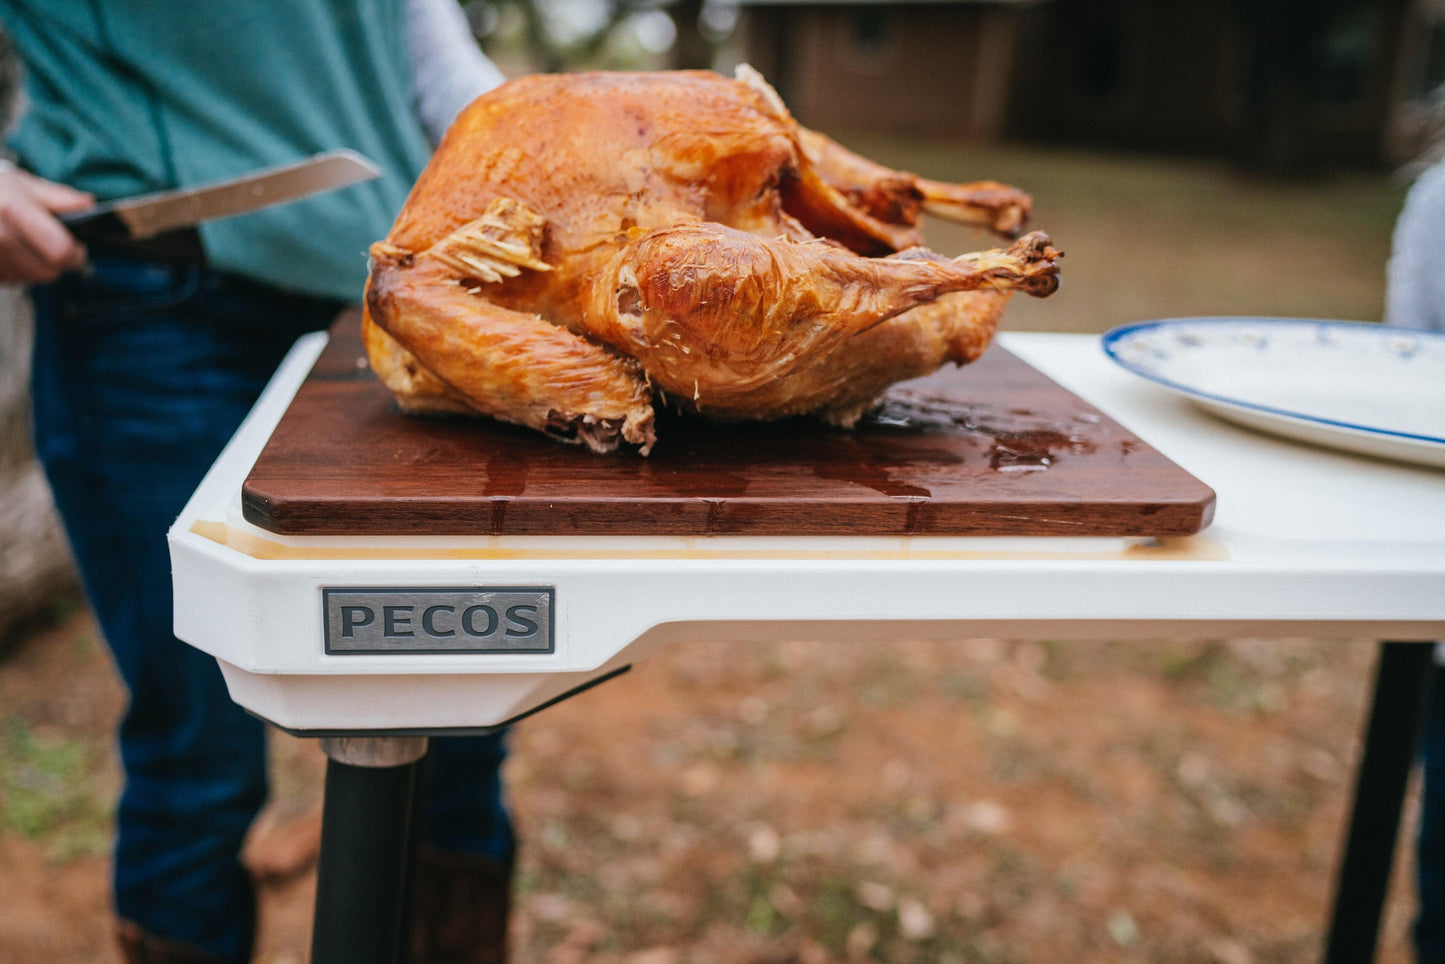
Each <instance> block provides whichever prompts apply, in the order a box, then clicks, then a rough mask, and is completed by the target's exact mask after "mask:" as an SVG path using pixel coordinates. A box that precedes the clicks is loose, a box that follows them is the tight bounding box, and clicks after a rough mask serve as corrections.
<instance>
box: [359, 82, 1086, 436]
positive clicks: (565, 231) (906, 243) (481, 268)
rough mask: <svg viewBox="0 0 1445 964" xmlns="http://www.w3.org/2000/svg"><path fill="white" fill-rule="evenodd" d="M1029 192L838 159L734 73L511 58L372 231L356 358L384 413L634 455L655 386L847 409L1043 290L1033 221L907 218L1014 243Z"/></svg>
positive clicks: (994, 225)
mask: <svg viewBox="0 0 1445 964" xmlns="http://www.w3.org/2000/svg"><path fill="white" fill-rule="evenodd" d="M1029 209H1030V200H1029V197H1028V195H1026V194H1024V193H1022V192H1020V191H1018V190H1016V189H1014V188H1011V187H1007V186H1005V185H1002V184H997V183H994V182H979V183H974V184H964V185H949V184H940V183H937V182H934V181H929V180H926V179H923V178H919V177H915V176H913V175H911V174H906V173H902V172H898V171H892V170H889V169H887V168H885V167H882V166H880V165H878V164H875V163H873V162H871V161H868V160H866V159H864V158H862V157H859V156H857V155H855V154H852V153H850V152H849V151H847V150H845V149H844V148H842V147H841V146H839V145H838V144H836V143H835V142H833V141H831V140H829V139H828V138H827V137H824V136H823V135H821V134H818V133H816V132H814V131H809V130H806V129H804V128H802V127H800V126H799V125H798V124H797V122H796V121H794V120H793V118H792V117H791V116H790V115H789V113H788V111H787V109H786V108H785V107H784V106H783V103H782V101H781V99H780V98H779V97H778V96H777V94H776V93H775V92H774V91H773V89H772V88H771V87H769V86H768V85H767V83H766V82H765V81H763V79H762V78H761V77H760V76H759V75H757V74H756V72H754V71H751V70H750V69H748V68H741V69H740V70H739V73H738V77H737V78H736V79H728V78H725V77H722V76H720V75H718V74H715V73H711V72H707V71H682V72H656V73H606V72H599V73H585V74H557V75H540V76H531V77H525V78H521V79H518V80H514V81H511V82H509V83H506V84H504V85H502V86H501V87H498V88H497V89H495V90H494V91H491V92H490V93H487V94H484V95H483V96H482V97H480V98H478V99H477V100H476V101H474V102H473V103H472V104H471V105H470V106H469V107H468V108H467V109H466V110H465V111H463V113H462V114H461V115H460V116H459V117H458V119H457V120H456V122H455V123H454V124H453V125H452V127H451V129H450V130H449V131H448V132H447V135H446V137H445V138H444V139H443V141H442V143H441V145H440V147H439V148H438V150H437V152H436V154H435V156H434V157H433V159H432V161H431V163H430V164H429V165H428V167H427V168H426V170H425V171H424V172H423V174H422V175H421V177H420V178H419V179H418V180H417V183H416V185H415V187H414V188H413V189H412V192H411V195H410V197H409V198H408V200H407V202H406V205H405V207H404V208H403V210H402V212H401V214H400V215H399V216H398V218H397V220H396V223H395V224H394V225H393V227H392V230H391V233H390V234H389V235H388V236H387V237H386V239H385V240H383V241H379V242H377V243H376V244H374V245H373V246H372V248H371V252H370V253H371V271H370V277H369V279H368V282H367V290H366V319H365V322H364V327H365V335H366V345H367V352H368V355H369V357H370V360H371V364H372V367H373V368H374V370H375V371H376V372H377V374H378V376H379V377H380V378H381V380H382V381H383V382H384V383H385V385H386V386H387V387H388V388H389V389H390V390H391V391H392V393H393V394H394V395H395V397H396V398H397V400H398V402H399V403H400V405H401V407H402V408H403V409H404V410H407V411H413V412H463V413H472V414H482V415H488V416H492V417H494V418H498V419H503V420H505V421H509V422H515V423H518V424H521V425H526V426H530V427H532V428H535V429H538V430H540V431H543V432H546V433H547V434H549V435H552V436H554V437H557V438H560V439H564V440H567V441H572V442H579V443H582V444H585V445H587V446H588V447H589V448H591V449H593V450H595V451H599V452H606V451H611V450H614V449H616V448H618V447H619V446H620V445H622V444H623V443H630V444H632V445H635V446H637V447H639V448H640V449H641V451H642V452H643V453H644V454H646V452H647V451H649V450H650V449H651V447H652V446H653V444H654V442H655V434H656V429H655V421H654V406H656V405H659V404H668V405H672V406H674V407H676V408H678V409H682V410H685V411H689V412H695V413H697V414H699V415H701V416H704V417H707V418H713V419H719V420H744V419H774V418H781V417H787V416H794V415H805V414H809V415H815V416H818V417H820V418H822V419H823V420H825V421H828V422H830V423H833V424H836V425H842V426H850V425H852V424H853V423H854V422H855V421H856V420H857V419H858V418H859V417H860V415H862V414H863V413H864V412H865V411H866V410H867V409H868V408H869V407H870V406H871V405H872V404H873V402H874V400H875V399H876V398H877V396H878V395H879V393H880V392H882V390H883V389H884V388H886V387H887V386H888V385H889V384H891V383H893V382H895V381H898V380H900V379H904V378H911V377H915V376H918V375H922V374H926V373H928V372H930V371H933V370H934V369H936V368H938V367H939V366H940V365H942V364H944V363H945V362H949V361H952V362H957V363H960V364H961V363H964V362H967V361H971V360H973V359H974V358H977V357H978V356H979V355H980V354H982V353H983V351H984V349H985V348H986V347H987V345H988V343H989V341H990V339H991V338H992V336H993V332H994V329H995V327H996V325H997V323H998V319H999V316H1000V314H1001V313H1002V311H1003V308H1004V305H1005V303H1006V302H1007V300H1008V298H1009V296H1010V295H1011V294H1012V292H1014V291H1025V292H1027V293H1029V294H1031V295H1037V296H1044V295H1048V294H1050V293H1052V292H1053V291H1054V289H1055V288H1056V287H1057V285H1058V267H1057V264H1056V262H1055V259H1056V258H1057V257H1058V254H1059V253H1058V252H1057V251H1055V250H1054V248H1053V247H1052V246H1051V244H1050V243H1049V239H1048V237H1047V236H1045V235H1043V234H1041V233H1037V232H1035V233H1032V234H1028V235H1025V236H1024V237H1022V238H1019V239H1018V240H1017V241H1016V242H1015V243H1014V244H1013V245H1012V246H1011V247H1009V248H1008V249H1007V250H992V251H986V252H982V253H976V254H968V255H964V256H962V257H959V258H955V259H948V258H944V257H942V256H940V255H937V254H934V253H933V252H931V251H928V250H926V249H924V248H921V247H918V244H919V235H918V228H917V225H918V221H919V217H920V213H921V212H929V213H933V214H937V215H939V216H942V217H946V218H951V219H953V220H959V221H964V222H967V223H971V224H976V225H979V226H982V227H985V228H989V229H991V230H993V231H995V232H997V233H999V234H1001V235H1003V236H1005V237H1016V236H1017V235H1018V233H1019V231H1020V229H1021V227H1022V225H1023V224H1024V222H1025V221H1026V220H1027V217H1028V215H1029Z"/></svg>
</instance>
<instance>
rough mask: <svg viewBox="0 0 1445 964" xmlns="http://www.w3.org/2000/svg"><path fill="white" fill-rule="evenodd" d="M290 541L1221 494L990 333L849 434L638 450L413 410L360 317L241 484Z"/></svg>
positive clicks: (944, 517) (1006, 512) (1156, 525)
mask: <svg viewBox="0 0 1445 964" xmlns="http://www.w3.org/2000/svg"><path fill="white" fill-rule="evenodd" d="M241 498H242V506H243V512H244V514H245V517H246V519H248V520H249V521H251V522H252V523H254V524H256V525H258V526H261V527H262V528H265V529H268V530H270V531H272V532H277V533H284V534H292V535H722V534H728V535H739V534H745V535H1071V536H1118V535H1140V536H1164V535H1187V534H1192V533H1194V532H1197V531H1199V530H1200V529H1202V528H1204V527H1205V526H1206V525H1208V524H1209V520H1210V518H1211V517H1212V515H1213V511H1214V493H1213V491H1211V490H1210V489H1209V487H1208V486H1206V485H1204V484H1203V483H1202V482H1200V481H1199V480H1198V479H1196V478H1194V477H1193V476H1192V475H1190V474H1188V473H1187V472H1185V471H1184V470H1183V469H1181V468H1179V467H1178V466H1177V465H1175V464H1174V463H1173V462H1170V461H1169V460H1168V459H1166V458H1165V457H1164V456H1162V455H1160V454H1159V453H1158V452H1157V451H1155V450H1154V449H1152V448H1150V447H1149V446H1148V445H1146V444H1145V443H1144V442H1142V441H1140V440H1139V439H1138V438H1137V437H1135V436H1134V435H1132V434H1131V433H1129V432H1128V431H1127V430H1125V429H1124V428H1123V427H1122V426H1120V425H1119V424H1117V423H1116V422H1114V421H1112V420H1111V419H1109V418H1108V417H1107V416H1105V415H1103V414H1102V413H1101V412H1099V411H1098V410H1097V409H1095V408H1093V407H1092V406H1090V405H1088V404H1086V403H1085V402H1083V401H1082V400H1080V399H1079V398H1078V397H1077V396H1075V395H1072V394H1070V393H1069V392H1067V391H1065V390H1064V389H1063V388H1061V387H1060V386H1059V385H1058V384H1057V383H1055V382H1054V381H1052V380H1051V379H1049V378H1047V377H1046V376H1044V375H1043V374H1041V373H1040V372H1039V371H1037V370H1036V369H1034V368H1032V367H1030V366H1029V365H1027V364H1025V363H1024V362H1022V361H1020V360H1019V359H1018V358H1017V357H1015V356H1013V355H1011V354H1009V353H1008V352H1007V351H1005V350H1004V349H1003V348H1001V347H999V346H997V345H995V346H994V347H992V348H991V349H990V350H989V351H988V353H987V354H986V355H985V356H984V357H983V358H982V359H980V360H979V361H977V362H975V363H974V364H972V365H968V366H965V367H964V368H949V369H947V370H944V371H940V372H938V373H936V374H934V375H931V376H929V377H927V378H921V379H916V380H914V381H910V382H903V383H900V384H898V385H896V386H894V388H893V389H891V390H890V391H889V392H888V394H887V395H886V396H885V398H884V401H883V404H882V406H881V407H880V408H879V410H878V411H877V412H876V413H874V414H872V415H870V416H868V417H866V418H865V419H864V421H863V422H862V423H860V424H859V425H858V426H857V427H856V428H855V429H853V430H852V431H843V430H839V429H832V428H828V427H826V426H822V425H820V424H818V423H817V422H814V421H809V420H802V419H799V420H793V421H785V422H775V423H768V424H753V425H745V426H718V425H710V424H706V423H702V422H699V421H695V420H685V419H681V418H665V419H663V420H662V422H661V424H660V425H659V427H658V443H657V446H656V448H655V449H654V450H653V453H652V455H650V456H648V457H646V458H644V457H642V456H639V455H638V454H637V453H636V452H632V451H625V452H617V453H614V454H611V455H593V454H591V453H589V452H587V451H585V450H583V449H581V448H579V447H576V446H571V445H563V444H561V443H558V442H555V441H552V440H550V439H548V438H545V437H544V436H542V435H540V434H538V433H535V432H532V431H530V430H526V429H521V428H517V427H515V426H511V425H504V424H501V423H498V422H493V421H491V420H489V419H480V418H478V419H471V418H464V417H417V416H410V415H405V414H403V413H401V412H400V411H399V410H398V409H397V407H396V404H395V402H394V401H393V400H392V398H391V395H390V393H389V392H388V391H387V390H386V389H385V388H384V387H383V386H382V385H381V384H380V383H379V382H378V381H377V380H376V379H375V377H374V376H373V375H372V374H371V371H370V369H369V368H368V367H367V364H366V360H365V356H364V352H363V350H362V347H361V339H360V332H359V330H358V329H357V327H356V324H355V321H354V319H353V320H352V321H351V322H349V323H342V324H339V325H338V326H337V328H335V329H334V330H333V331H332V333H331V341H330V343H329V344H328V345H327V347H326V349H325V351H323V352H322V354H321V357H320V358H319V359H318V360H317V362H316V365H315V366H314V368H313V369H312V371H311V373H310V375H309V376H308V378H307V379H306V381H305V383H304V384H303V385H302V386H301V389H300V391H299V392H298V393H297V395H296V398H295V400H294V401H293V402H292V403H291V406H290V407H289V408H288V409H287V411H286V413H285V414H284V415H283V417H282V418H281V421H280V423H279V424H278V425H277V427H276V431H275V432H274V433H273V434H272V436H271V439H270V441H269V442H268V443H267V445H266V447H265V449H264V451H262V453H261V456H260V458H259V459H257V461H256V464H255V466H254V467H253V468H252V470H251V473H250V475H249V477H248V478H247V479H246V482H245V484H244V486H243V488H242V491H241Z"/></svg>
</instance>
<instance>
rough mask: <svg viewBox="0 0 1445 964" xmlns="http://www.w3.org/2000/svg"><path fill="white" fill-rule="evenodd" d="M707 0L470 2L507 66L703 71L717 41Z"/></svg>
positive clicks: (483, 34) (482, 37)
mask: <svg viewBox="0 0 1445 964" xmlns="http://www.w3.org/2000/svg"><path fill="white" fill-rule="evenodd" d="M704 5H705V0H463V7H464V9H465V10H466V11H467V16H468V19H469V20H470V22H471V24H472V29H473V33H475V34H476V36H477V38H478V40H479V42H481V44H482V45H483V47H485V48H486V50H487V53H488V54H489V55H491V56H492V57H494V58H495V59H496V60H497V61H498V62H499V63H502V64H514V63H517V62H518V61H521V64H522V66H521V68H520V69H525V70H533V71H540V72H544V73H555V72H559V71H566V70H581V69H657V68H664V67H667V68H676V69H701V68H709V67H711V66H712V65H713V60H714V58H715V56H716V53H717V45H718V44H717V38H716V36H715V34H713V33H711V32H709V31H708V30H707V29H706V28H705V26H704V19H703V9H704Z"/></svg>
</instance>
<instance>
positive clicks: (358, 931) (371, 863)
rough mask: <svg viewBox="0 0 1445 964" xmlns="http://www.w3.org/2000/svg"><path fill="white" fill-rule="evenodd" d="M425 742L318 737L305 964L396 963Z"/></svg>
mask: <svg viewBox="0 0 1445 964" xmlns="http://www.w3.org/2000/svg"><path fill="white" fill-rule="evenodd" d="M426 746H427V741H426V738H425V737H372V738H341V739H326V740H322V747H323V749H325V751H326V756H327V761H326V791H325V792H326V796H325V799H324V801H323V805H322V812H321V856H320V861H319V863H318V864H317V868H316V917H315V921H314V924H313V929H312V933H311V962H312V964H397V962H398V961H400V960H402V939H403V936H404V933H405V929H404V927H403V923H404V919H403V918H404V916H405V912H404V907H405V897H406V878H407V862H408V860H409V859H410V854H411V836H412V808H413V804H414V801H413V791H414V788H415V783H416V775H417V761H418V760H420V759H421V758H422V757H423V756H425V755H426Z"/></svg>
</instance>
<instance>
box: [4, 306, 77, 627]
mask: <svg viewBox="0 0 1445 964" xmlns="http://www.w3.org/2000/svg"><path fill="white" fill-rule="evenodd" d="M31 324H32V323H31V316H30V302H29V299H27V298H26V297H25V294H24V292H23V291H21V290H20V289H18V288H0V648H3V647H4V644H5V643H6V642H7V641H8V640H9V638H10V637H11V635H12V634H13V633H14V631H15V630H16V629H17V628H19V627H20V626H23V625H24V624H25V623H26V622H28V621H30V620H31V619H33V618H34V617H35V616H37V615H39V614H40V613H41V612H43V611H44V610H45V609H46V608H47V607H49V606H50V605H51V603H52V602H53V601H54V600H55V598H56V596H58V595H60V594H61V593H64V592H69V591H72V590H73V589H74V588H75V586H76V577H75V571H74V568H73V566H72V563H71V560H70V551H69V548H68V547H67V545H66V542H65V535H64V531H63V530H62V528H61V525H60V520H59V519H58V517H57V516H56V514H55V508H54V506H53V505H52V503H51V500H50V488H49V487H48V486H47V485H46V484H45V476H44V474H43V473H42V472H41V470H40V465H39V463H38V462H36V461H35V456H34V453H33V451H32V448H31V443H30V343H31V337H32V334H33V330H32V327H31Z"/></svg>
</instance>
